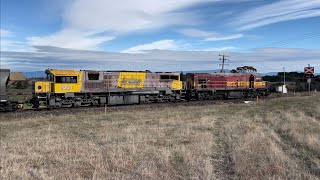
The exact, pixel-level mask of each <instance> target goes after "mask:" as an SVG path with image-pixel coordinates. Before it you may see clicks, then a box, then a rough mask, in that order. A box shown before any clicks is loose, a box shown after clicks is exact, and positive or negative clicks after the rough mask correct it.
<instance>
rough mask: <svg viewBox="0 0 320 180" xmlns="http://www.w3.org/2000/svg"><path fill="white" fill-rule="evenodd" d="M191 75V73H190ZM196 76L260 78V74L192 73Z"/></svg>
mask: <svg viewBox="0 0 320 180" xmlns="http://www.w3.org/2000/svg"><path fill="white" fill-rule="evenodd" d="M188 74H189V73H188ZM190 74H194V75H217V76H243V75H248V76H250V75H254V76H258V77H260V76H261V75H260V74H247V73H190Z"/></svg>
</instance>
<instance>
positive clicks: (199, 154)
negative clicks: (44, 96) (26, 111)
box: [0, 95, 320, 179]
mask: <svg viewBox="0 0 320 180" xmlns="http://www.w3.org/2000/svg"><path fill="white" fill-rule="evenodd" d="M319 102H320V96H319V95H314V96H311V97H308V96H306V97H291V98H281V99H272V100H268V101H264V102H260V103H258V104H250V105H247V104H220V105H206V106H201V107H199V106H188V107H184V106H177V107H176V108H174V109H173V108H172V107H162V108H158V109H154V110H152V111H150V109H141V110H137V109H134V110H131V109H129V110H127V111H125V110H122V111H117V112H111V113H109V114H107V115H105V114H104V113H103V112H101V113H100V114H99V113H97V114H96V115H92V114H88V115H86V114H83V115H68V116H59V117H52V116H45V117H38V118H33V119H28V118H26V119H23V120H22V119H17V120H12V121H0V127H1V132H0V137H1V149H0V151H1V153H0V158H1V165H0V166H1V167H0V169H1V170H0V173H1V176H0V178H2V179H317V177H319V176H320V144H319V143H320V142H319V139H320V123H319V122H320V105H319ZM307 104H311V105H309V106H308V105H307ZM0 119H1V118H0Z"/></svg>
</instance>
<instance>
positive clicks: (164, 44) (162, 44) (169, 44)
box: [121, 40, 178, 53]
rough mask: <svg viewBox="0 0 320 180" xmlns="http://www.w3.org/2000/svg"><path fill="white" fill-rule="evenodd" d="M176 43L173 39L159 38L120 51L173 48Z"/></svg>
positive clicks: (141, 51) (175, 47)
mask: <svg viewBox="0 0 320 180" xmlns="http://www.w3.org/2000/svg"><path fill="white" fill-rule="evenodd" d="M177 48H178V44H177V43H176V42H175V41H174V40H161V41H156V42H152V43H149V44H142V45H138V46H134V47H131V48H128V49H126V50H123V51H121V52H122V53H144V52H146V51H150V50H175V49H177Z"/></svg>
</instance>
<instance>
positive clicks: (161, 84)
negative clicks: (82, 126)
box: [32, 69, 185, 108]
mask: <svg viewBox="0 0 320 180" xmlns="http://www.w3.org/2000/svg"><path fill="white" fill-rule="evenodd" d="M45 72H46V74H47V81H40V82H36V83H35V90H34V98H33V100H32V103H33V104H34V107H35V108H41V107H47V108H57V107H78V106H91V105H93V106H104V105H120V104H140V103H148V102H162V101H181V100H182V99H184V96H185V93H184V91H183V89H184V88H183V82H182V81H181V75H180V73H172V72H156V73H152V72H150V71H92V70H80V71H76V70H58V69H48V70H46V71H45Z"/></svg>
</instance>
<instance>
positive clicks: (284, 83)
mask: <svg viewBox="0 0 320 180" xmlns="http://www.w3.org/2000/svg"><path fill="white" fill-rule="evenodd" d="M283 85H284V86H286V70H285V68H284V67H283Z"/></svg>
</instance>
